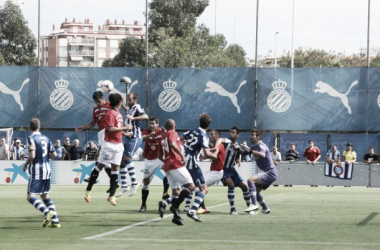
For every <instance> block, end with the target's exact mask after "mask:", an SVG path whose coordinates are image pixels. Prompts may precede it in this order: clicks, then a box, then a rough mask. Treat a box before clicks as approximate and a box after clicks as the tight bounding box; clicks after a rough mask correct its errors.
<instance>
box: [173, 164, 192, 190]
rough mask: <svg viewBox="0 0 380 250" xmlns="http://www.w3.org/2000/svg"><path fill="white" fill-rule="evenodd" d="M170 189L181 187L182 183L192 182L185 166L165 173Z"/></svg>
mask: <svg viewBox="0 0 380 250" xmlns="http://www.w3.org/2000/svg"><path fill="white" fill-rule="evenodd" d="M166 178H167V179H168V182H169V186H170V188H171V189H176V188H181V187H182V186H183V185H186V184H189V183H193V178H191V175H190V173H189V171H187V169H186V167H182V168H176V169H173V170H170V171H169V172H167V173H166Z"/></svg>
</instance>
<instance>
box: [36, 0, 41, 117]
mask: <svg viewBox="0 0 380 250" xmlns="http://www.w3.org/2000/svg"><path fill="white" fill-rule="evenodd" d="M40 5H41V1H40V0H38V31H37V37H38V41H37V60H38V62H37V65H38V67H37V118H38V119H40V91H41V86H40V84H41V79H40V69H41V59H40V54H41V51H40V40H41V37H40V30H41V6H40Z"/></svg>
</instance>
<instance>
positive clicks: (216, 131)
mask: <svg viewBox="0 0 380 250" xmlns="http://www.w3.org/2000/svg"><path fill="white" fill-rule="evenodd" d="M211 132H214V133H216V134H218V136H220V131H219V130H217V129H213V130H211V131H210V133H211Z"/></svg>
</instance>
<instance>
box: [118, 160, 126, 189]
mask: <svg viewBox="0 0 380 250" xmlns="http://www.w3.org/2000/svg"><path fill="white" fill-rule="evenodd" d="M127 173H128V172H127V166H125V165H120V171H119V174H120V182H121V187H123V188H125V187H127V185H128V182H127Z"/></svg>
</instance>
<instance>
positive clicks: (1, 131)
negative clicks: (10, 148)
mask: <svg viewBox="0 0 380 250" xmlns="http://www.w3.org/2000/svg"><path fill="white" fill-rule="evenodd" d="M12 136H13V128H0V140H1V139H2V138H5V142H6V143H7V144H8V145H10V143H11V140H12Z"/></svg>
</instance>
